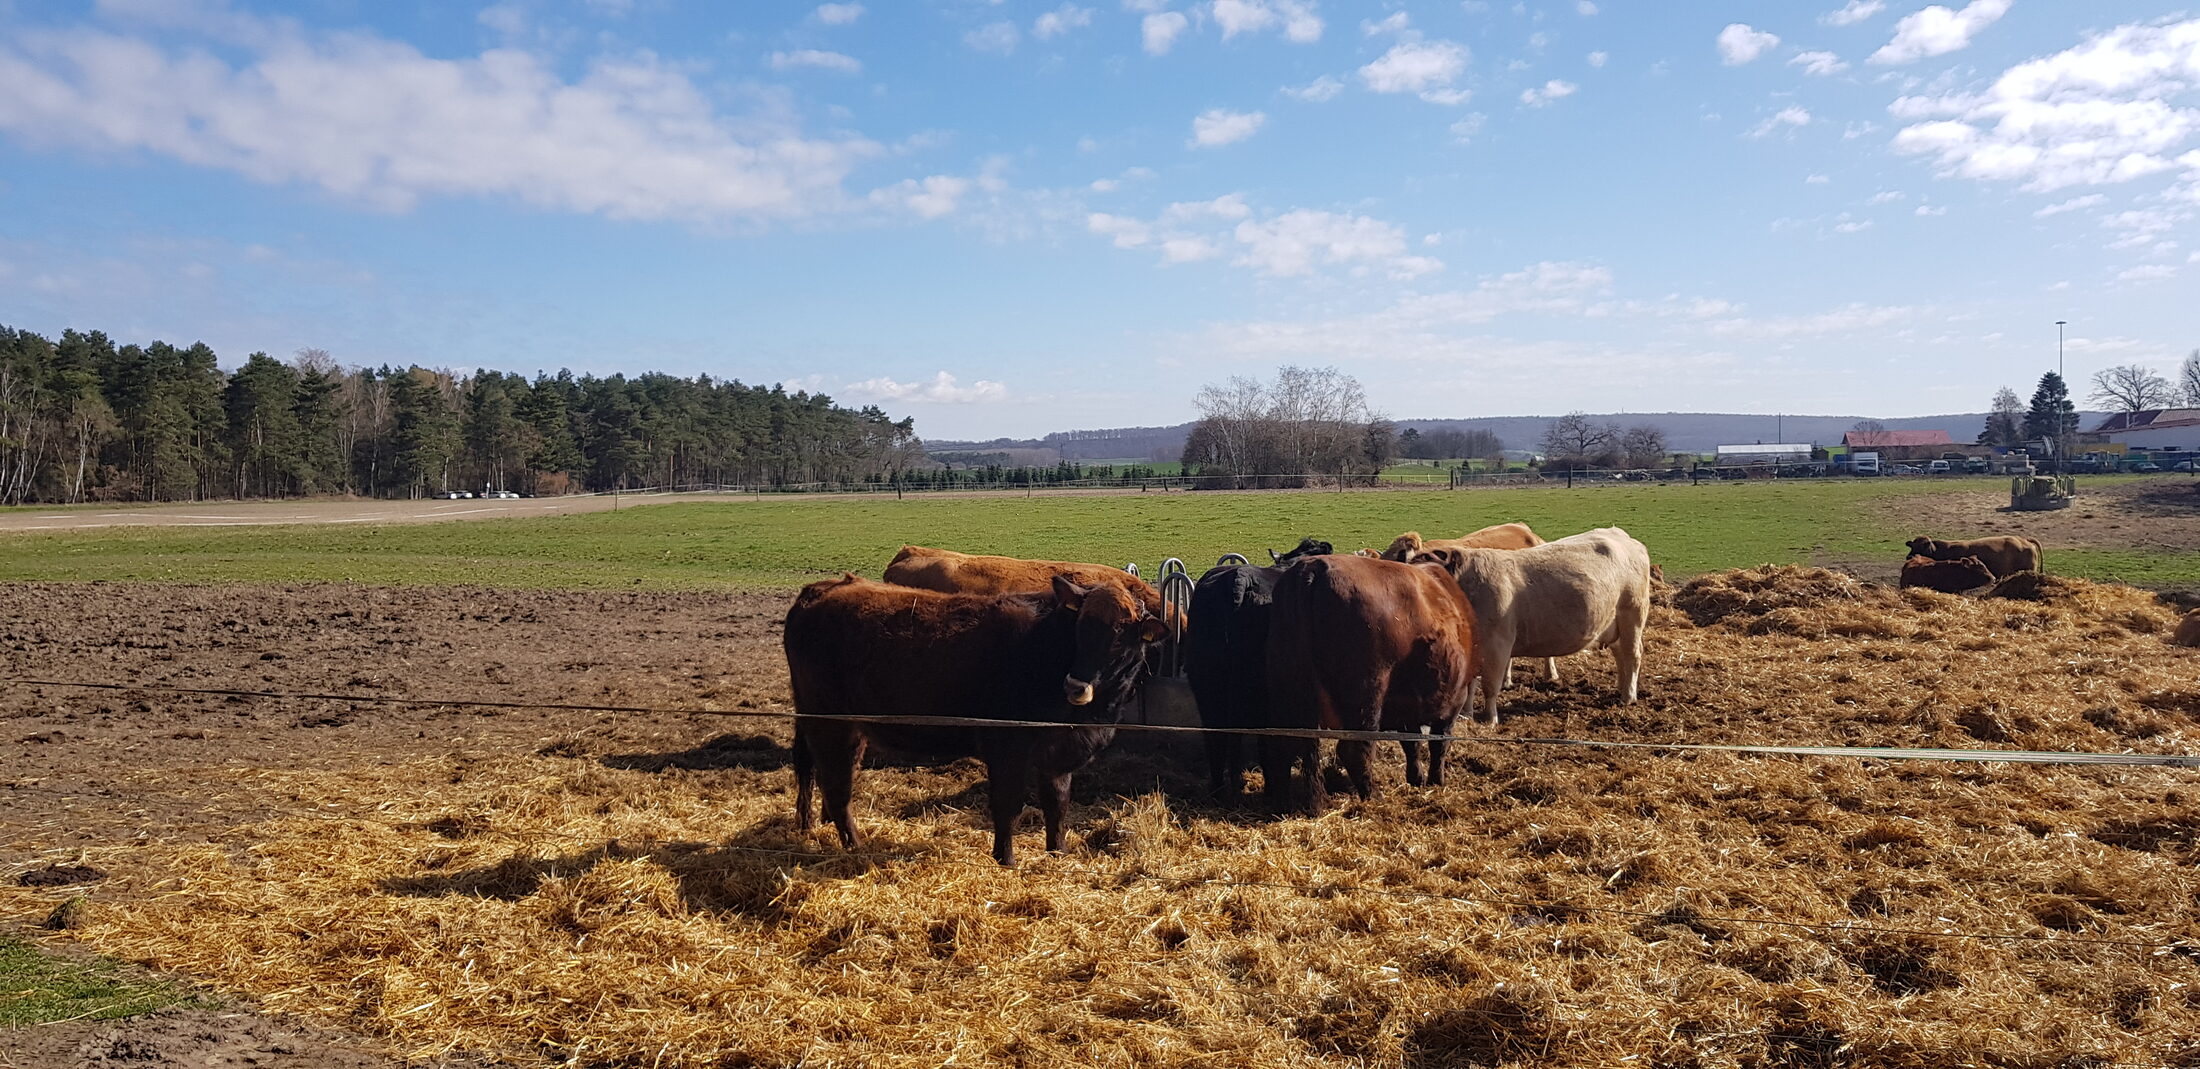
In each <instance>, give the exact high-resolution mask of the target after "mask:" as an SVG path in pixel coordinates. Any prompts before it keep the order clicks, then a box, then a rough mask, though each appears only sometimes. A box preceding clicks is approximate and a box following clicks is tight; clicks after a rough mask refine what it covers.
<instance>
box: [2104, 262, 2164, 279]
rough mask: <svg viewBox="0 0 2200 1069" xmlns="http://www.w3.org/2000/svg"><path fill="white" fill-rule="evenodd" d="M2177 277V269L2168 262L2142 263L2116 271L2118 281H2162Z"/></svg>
mask: <svg viewBox="0 0 2200 1069" xmlns="http://www.w3.org/2000/svg"><path fill="white" fill-rule="evenodd" d="M2175 277H2177V269H2176V268H2174V267H2171V266H2169V265H2168V264H2140V265H2139V266H2137V267H2127V268H2125V269H2123V270H2122V271H2118V272H2116V281H2118V282H2160V281H2162V280H2163V279H2166V278H2175Z"/></svg>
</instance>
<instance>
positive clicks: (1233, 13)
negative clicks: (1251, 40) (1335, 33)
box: [1207, 0, 1323, 45]
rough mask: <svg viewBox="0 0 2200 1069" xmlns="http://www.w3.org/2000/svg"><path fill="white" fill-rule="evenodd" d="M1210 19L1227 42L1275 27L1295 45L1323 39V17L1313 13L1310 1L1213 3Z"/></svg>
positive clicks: (1226, 0) (1221, 0) (1234, 0)
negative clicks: (1241, 35)
mask: <svg viewBox="0 0 2200 1069" xmlns="http://www.w3.org/2000/svg"><path fill="white" fill-rule="evenodd" d="M1207 16H1208V17H1209V18H1211V19H1213V20H1214V22H1215V25H1216V26H1219V27H1221V29H1222V39H1223V40H1225V41H1227V40H1229V39H1230V38H1232V37H1235V36H1237V35H1238V34H1241V33H1259V32H1261V31H1263V30H1269V29H1276V28H1281V29H1282V30H1283V36H1284V37H1285V38H1286V39H1287V40H1290V41H1292V42H1294V43H1296V44H1302V45H1303V44H1312V43H1314V42H1315V41H1319V40H1321V39H1322V29H1323V23H1322V20H1321V16H1319V15H1316V14H1315V13H1314V5H1313V4H1312V3H1311V2H1309V0H1214V2H1213V3H1212V4H1210V5H1208V7H1207Z"/></svg>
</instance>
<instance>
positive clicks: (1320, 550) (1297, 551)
mask: <svg viewBox="0 0 2200 1069" xmlns="http://www.w3.org/2000/svg"><path fill="white" fill-rule="evenodd" d="M1336 551H1337V547H1335V546H1332V545H1330V544H1329V543H1327V542H1323V541H1321V540H1319V539H1314V538H1301V539H1299V544H1298V545H1296V546H1293V547H1291V548H1290V549H1288V550H1285V551H1284V552H1282V553H1278V552H1276V551H1275V550H1272V549H1271V550H1269V551H1268V556H1269V558H1270V559H1272V560H1274V561H1275V562H1276V563H1277V564H1289V563H1291V562H1292V561H1295V560H1297V559H1299V558H1300V557H1326V556H1329V555H1330V554H1332V553H1335V552H1336Z"/></svg>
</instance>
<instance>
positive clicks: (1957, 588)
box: [1902, 557, 1994, 594]
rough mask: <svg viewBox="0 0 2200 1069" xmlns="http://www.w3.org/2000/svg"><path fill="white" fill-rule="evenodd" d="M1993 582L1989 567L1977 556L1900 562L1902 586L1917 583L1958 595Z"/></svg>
mask: <svg viewBox="0 0 2200 1069" xmlns="http://www.w3.org/2000/svg"><path fill="white" fill-rule="evenodd" d="M1993 581H1994V573H1993V571H1992V569H1989V568H1987V567H1986V565H1985V564H1984V563H1983V562H1981V561H1980V560H1979V559H1978V558H1977V557H1964V558H1962V559H1960V560H1934V559H1932V558H1931V557H1911V558H1910V559H1909V560H1906V561H1903V562H1902V586H1903V587H1904V588H1908V587H1913V586H1920V587H1924V588H1925V589H1927V590H1938V591H1940V592H1941V593H1943V594H1961V593H1963V592H1964V591H1966V590H1977V589H1978V588H1979V587H1982V586H1985V585H1986V584H1988V583H1991V582H1993Z"/></svg>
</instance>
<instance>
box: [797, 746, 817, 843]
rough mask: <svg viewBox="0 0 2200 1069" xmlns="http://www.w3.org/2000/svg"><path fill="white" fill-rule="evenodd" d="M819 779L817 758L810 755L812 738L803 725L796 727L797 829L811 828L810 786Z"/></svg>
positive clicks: (805, 830) (807, 829) (805, 829)
mask: <svg viewBox="0 0 2200 1069" xmlns="http://www.w3.org/2000/svg"><path fill="white" fill-rule="evenodd" d="M816 779H817V766H816V759H815V758H813V757H811V756H810V740H809V739H808V738H807V737H806V736H805V734H804V732H803V730H802V726H801V725H800V724H796V725H795V729H794V826H795V830H797V831H802V832H807V831H809V830H810V797H811V794H810V787H811V784H812V782H813V781H814V780H816Z"/></svg>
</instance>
